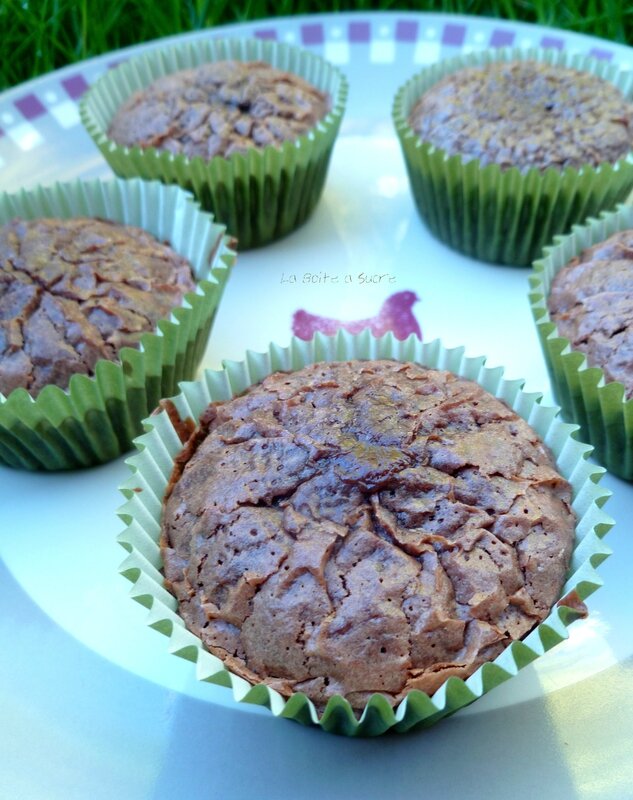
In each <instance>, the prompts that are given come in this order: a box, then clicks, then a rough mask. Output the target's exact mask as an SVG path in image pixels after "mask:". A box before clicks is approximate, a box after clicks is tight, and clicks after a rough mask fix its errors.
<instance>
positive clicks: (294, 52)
mask: <svg viewBox="0 0 633 800" xmlns="http://www.w3.org/2000/svg"><path fill="white" fill-rule="evenodd" d="M225 59H232V60H237V61H266V62H268V63H270V64H272V65H273V66H275V67H277V68H279V69H281V70H284V71H286V72H290V73H292V74H294V75H298V76H299V77H301V78H304V79H305V80H307V81H308V82H309V83H311V84H312V85H313V86H316V87H317V88H318V89H320V90H322V91H324V92H327V93H328V94H329V95H330V98H331V110H330V112H329V113H328V114H327V115H326V116H325V117H324V118H323V119H322V120H321V121H320V122H319V123H318V124H317V125H316V126H315V127H314V128H313V129H312V130H310V131H309V132H308V133H307V134H305V135H303V136H300V137H299V138H298V139H296V140H295V141H287V142H284V143H283V144H282V145H280V146H279V147H276V146H272V145H270V146H268V147H265V148H261V149H258V148H255V147H253V148H252V149H251V150H250V151H249V152H248V153H247V154H245V155H242V154H239V153H237V154H234V155H232V156H229V157H228V158H224V157H222V156H215V157H214V158H212V159H211V160H209V161H205V160H204V159H202V158H199V157H195V158H187V157H186V156H183V155H174V154H172V153H169V152H166V151H161V150H158V149H156V148H146V149H141V148H140V147H133V148H128V147H122V146H119V145H117V144H116V143H115V142H114V141H112V140H111V139H109V138H108V135H107V132H108V128H109V126H110V122H111V121H112V118H113V117H114V115H115V113H116V111H117V109H118V108H119V107H120V106H121V105H122V104H123V103H124V102H125V101H126V100H127V99H128V97H129V96H130V95H131V94H133V93H134V92H137V91H139V90H141V89H144V88H145V87H147V86H148V85H149V84H150V83H152V82H153V81H154V80H156V79H157V78H159V77H161V76H163V75H166V74H169V73H172V72H176V71H178V70H182V69H188V68H191V67H195V66H198V65H200V64H203V63H205V62H208V61H220V60H225ZM346 98H347V81H346V80H345V78H344V77H343V75H342V74H341V73H340V72H339V70H338V69H336V68H335V67H333V66H332V65H331V64H329V63H328V62H327V61H324V60H323V59H322V58H320V57H318V56H316V55H314V54H313V53H309V52H307V51H305V50H302V49H300V48H298V47H291V46H290V45H287V44H281V43H277V42H271V41H266V40H262V39H215V38H209V39H204V40H197V41H190V42H184V43H182V44H180V45H177V46H171V47H163V48H160V49H155V50H152V51H151V52H149V53H146V54H144V55H141V56H138V57H136V58H134V59H131V60H130V61H128V62H126V63H124V64H121V65H120V66H118V67H117V68H116V69H114V70H111V71H110V72H108V73H106V74H105V75H104V76H103V77H102V78H101V79H100V80H99V81H97V83H96V84H95V85H94V86H93V87H92V88H91V89H90V90H89V91H88V92H87V93H86V94H85V95H84V97H83V99H82V101H81V118H82V121H83V123H84V125H85V127H86V129H87V131H88V133H89V134H90V135H91V136H92V138H93V139H94V141H95V143H96V144H97V146H98V147H99V149H100V150H101V152H102V153H103V155H104V156H105V158H106V160H107V161H108V163H109V164H110V166H111V167H112V169H113V170H114V172H116V173H117V175H121V176H124V177H130V176H135V175H136V176H140V177H143V178H156V179H158V180H161V181H163V182H164V183H177V184H179V185H180V186H183V187H184V188H186V189H190V190H191V191H193V193H194V194H195V196H196V197H197V199H198V200H199V202H200V203H201V205H202V207H203V208H205V209H207V210H208V211H210V212H211V213H213V214H214V216H215V218H216V220H217V221H218V222H220V223H222V224H224V225H226V227H227V230H228V232H229V233H230V234H232V235H234V236H236V237H237V239H238V247H239V249H240V250H245V249H248V248H252V247H259V246H260V245H263V244H266V243H268V242H271V241H274V240H275V239H278V238H280V237H282V236H285V235H286V234H288V233H290V232H291V231H293V230H295V229H296V228H298V227H299V226H300V225H301V224H302V223H303V222H305V220H307V219H308V217H309V216H310V214H311V213H312V211H313V210H314V208H315V206H316V204H317V202H318V200H319V198H320V196H321V193H322V190H323V186H324V184H325V179H326V174H327V169H328V164H329V160H330V155H331V153H332V148H333V146H334V141H335V139H336V135H337V133H338V130H339V127H340V123H341V119H342V116H343V111H344V108H345V101H346Z"/></svg>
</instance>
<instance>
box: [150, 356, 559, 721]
mask: <svg viewBox="0 0 633 800" xmlns="http://www.w3.org/2000/svg"><path fill="white" fill-rule="evenodd" d="M570 503H571V490H570V486H569V484H568V483H567V482H566V481H565V480H564V479H563V478H561V477H560V475H558V473H557V472H556V469H555V467H554V465H553V462H552V459H551V456H550V454H549V452H548V451H547V449H546V447H545V446H544V445H543V444H542V442H541V441H540V440H539V439H538V437H537V435H536V434H535V433H534V431H533V430H532V429H531V428H530V427H529V426H528V425H527V423H526V422H524V421H523V420H522V419H521V418H520V417H518V416H517V415H516V414H515V413H514V412H513V411H512V410H511V409H509V408H508V406H506V405H505V404H504V403H503V402H502V401H500V400H497V399H495V398H494V397H493V396H491V395H490V394H488V393H487V392H485V391H484V390H483V389H481V388H480V387H479V386H478V385H477V384H475V383H472V382H470V381H467V380H464V379H461V378H458V377H456V376H454V375H453V374H451V373H448V372H443V371H437V370H431V369H425V368H423V367H420V366H417V365H415V364H411V363H401V362H395V361H353V362H345V363H326V364H316V365H313V366H309V367H306V368H304V369H302V370H300V371H297V372H294V373H277V374H274V375H271V376H270V377H268V378H266V379H265V380H264V381H263V382H262V383H261V384H259V385H257V386H254V387H252V388H251V389H249V390H248V391H247V392H246V393H245V394H244V395H242V396H240V397H237V398H234V399H232V400H230V401H228V402H224V403H214V404H212V405H210V406H209V407H208V408H207V410H206V411H205V413H204V414H203V416H202V419H201V422H200V426H199V428H198V429H197V430H196V431H195V432H194V433H193V434H192V435H191V437H190V438H189V440H188V442H187V443H186V445H185V448H184V450H183V451H182V453H181V454H180V455H179V456H178V457H177V459H176V467H175V469H174V473H173V475H172V479H171V482H170V485H169V487H168V490H167V493H166V496H165V502H164V513H163V518H162V533H161V547H162V554H163V560H164V573H165V584H166V586H167V587H168V588H169V589H170V590H171V591H172V592H173V593H174V594H175V595H176V597H177V598H178V600H179V611H180V614H181V616H182V617H183V619H184V620H185V622H186V624H187V626H188V627H189V628H190V629H191V630H192V631H193V632H194V633H196V634H197V635H198V636H200V638H201V639H202V641H203V642H204V644H205V645H206V647H207V648H208V649H209V650H210V651H211V652H212V653H214V654H215V655H216V656H218V657H220V658H222V659H223V660H224V662H225V664H226V666H227V668H229V669H230V670H231V671H232V672H234V673H235V674H237V675H240V676H242V677H244V678H245V679H246V680H248V681H251V682H253V683H256V682H260V681H263V682H265V683H267V684H269V685H270V686H271V687H273V688H274V689H276V690H277V691H279V692H280V693H281V694H282V695H285V696H289V695H290V694H291V693H293V692H305V693H306V694H307V695H308V697H310V698H311V699H312V700H313V701H314V702H315V703H317V705H318V706H320V707H322V706H323V705H324V704H325V703H326V702H327V700H328V698H329V697H330V696H332V695H334V694H341V695H344V696H345V697H346V698H347V699H348V700H349V702H350V703H351V704H352V706H353V707H355V708H357V709H360V708H362V707H363V706H364V704H365V703H366V701H367V700H368V699H369V696H370V695H371V694H372V693H374V692H379V693H381V694H383V695H384V696H385V697H386V698H387V700H388V701H389V702H390V703H392V704H395V703H397V702H399V701H400V700H401V699H402V698H403V697H404V696H405V694H406V693H407V692H408V691H409V690H411V689H421V690H423V691H425V692H427V693H429V694H430V693H432V692H434V691H435V690H436V689H437V688H438V687H439V686H440V685H441V684H442V683H443V682H444V681H445V680H446V679H447V678H448V677H450V676H458V677H460V678H466V677H467V676H468V675H470V674H471V673H473V672H474V671H475V670H476V669H477V667H478V666H479V665H481V664H482V663H483V662H485V661H489V660H491V659H493V658H495V657H496V656H497V655H498V654H499V653H500V652H501V651H502V650H503V649H504V648H505V647H507V645H508V644H510V643H511V642H512V641H513V640H515V639H519V638H521V637H522V636H524V635H525V634H526V633H527V632H528V631H530V630H531V629H532V628H533V627H534V626H535V625H536V624H537V623H538V622H540V621H541V620H543V619H544V618H545V617H546V616H547V614H548V612H549V609H550V607H551V606H552V604H553V603H554V602H555V601H556V599H557V597H558V596H559V594H560V590H561V587H562V585H563V581H564V577H565V573H566V570H567V567H568V564H569V560H570V554H571V550H572V544H573V538H574V515H573V512H572V511H571V510H570Z"/></svg>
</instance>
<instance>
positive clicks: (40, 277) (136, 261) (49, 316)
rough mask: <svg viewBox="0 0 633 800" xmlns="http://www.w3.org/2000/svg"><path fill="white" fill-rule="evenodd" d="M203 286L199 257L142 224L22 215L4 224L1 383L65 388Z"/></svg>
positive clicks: (5, 388) (1, 387) (6, 387)
mask: <svg viewBox="0 0 633 800" xmlns="http://www.w3.org/2000/svg"><path fill="white" fill-rule="evenodd" d="M194 289H195V281H194V278H193V274H192V268H191V264H189V262H188V261H187V260H186V259H185V258H183V257H182V256H180V255H179V254H178V253H176V252H175V251H174V250H173V249H172V248H171V247H169V246H168V245H167V244H164V243H162V242H159V241H158V240H157V239H156V238H155V237H154V236H152V235H151V234H150V233H148V232H147V231H144V230H142V229H140V228H137V227H134V226H130V225H123V224H121V223H117V222H111V221H108V220H101V219H91V218H86V217H79V218H75V219H53V218H38V219H33V220H25V219H13V220H11V221H10V222H8V223H6V224H4V225H2V226H1V227H0V392H2V393H3V394H5V395H8V394H9V393H10V392H11V391H13V389H17V388H23V389H26V390H27V391H28V392H29V393H30V394H31V395H33V396H36V395H37V394H38V392H39V391H40V389H42V388H43V387H44V386H48V385H54V386H59V387H60V388H62V389H66V388H67V386H68V383H69V380H70V377H71V376H72V375H75V374H85V375H93V374H94V368H95V365H96V363H97V361H98V360H99V359H108V360H110V361H113V360H116V359H117V358H118V354H119V351H120V349H121V348H122V347H138V345H139V344H140V340H141V336H142V334H143V333H146V332H149V331H153V330H154V329H155V327H156V323H157V322H158V320H159V319H162V318H165V317H168V316H169V312H170V311H171V310H172V309H173V308H174V307H175V306H178V305H180V304H181V302H182V300H183V297H184V295H185V293H187V292H191V291H193V290H194Z"/></svg>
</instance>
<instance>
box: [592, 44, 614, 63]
mask: <svg viewBox="0 0 633 800" xmlns="http://www.w3.org/2000/svg"><path fill="white" fill-rule="evenodd" d="M589 55H590V56H593V57H594V58H601V59H602V60H603V61H611V59H612V58H613V52H612V51H611V50H602V49H601V48H599V47H594V48H592V49H591V50H590V51H589Z"/></svg>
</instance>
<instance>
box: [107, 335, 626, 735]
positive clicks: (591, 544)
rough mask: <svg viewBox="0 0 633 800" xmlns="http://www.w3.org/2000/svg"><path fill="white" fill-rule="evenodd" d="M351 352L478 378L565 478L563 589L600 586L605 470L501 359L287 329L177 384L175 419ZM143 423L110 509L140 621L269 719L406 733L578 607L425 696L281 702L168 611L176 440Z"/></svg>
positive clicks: (411, 342) (503, 673) (584, 591)
mask: <svg viewBox="0 0 633 800" xmlns="http://www.w3.org/2000/svg"><path fill="white" fill-rule="evenodd" d="M352 358H361V359H369V358H393V359H396V360H400V361H414V362H417V363H419V364H422V365H425V366H428V367H436V368H439V369H448V370H451V371H452V372H454V373H456V374H457V375H461V376H463V377H465V378H468V379H470V380H475V381H477V382H478V383H479V384H480V385H481V386H483V387H484V388H485V389H487V390H488V391H489V392H491V393H492V394H494V395H496V396H497V397H499V398H502V399H504V400H505V401H506V402H507V403H508V404H509V405H510V406H511V407H512V408H513V409H514V410H515V411H516V412H517V413H518V414H520V415H521V416H522V417H523V418H524V419H526V420H527V421H528V422H529V423H530V425H532V427H533V428H534V429H535V430H536V431H537V433H538V434H539V435H540V436H541V438H542V439H543V440H544V441H545V443H546V444H547V445H548V446H549V448H550V450H551V451H552V453H553V454H554V456H555V458H556V462H557V465H558V469H559V470H560V472H561V474H562V475H564V476H565V477H566V478H567V479H568V480H569V481H570V483H571V484H572V486H573V497H574V500H573V508H574V510H575V512H576V514H577V517H578V523H577V527H576V540H575V546H574V552H573V555H572V562H571V565H570V569H569V577H568V579H567V581H566V583H565V586H564V588H563V590H562V592H561V598H564V597H565V596H566V595H567V594H568V593H569V592H574V591H575V592H577V594H578V595H579V596H580V598H582V599H584V598H586V597H587V596H588V595H589V594H591V593H592V592H593V591H594V590H595V589H596V588H598V586H600V585H601V583H602V582H601V580H600V578H599V577H598V575H597V573H596V567H597V566H598V565H599V564H600V563H601V562H602V561H603V560H604V559H605V558H606V557H607V556H608V555H609V552H610V551H609V550H608V549H607V548H606V547H605V546H604V544H603V543H602V537H603V536H604V535H605V534H606V533H607V531H608V530H609V529H610V528H611V526H612V524H613V522H612V520H611V519H610V518H609V517H608V516H606V515H605V514H604V512H603V511H602V510H601V508H602V506H603V504H604V502H605V501H606V499H607V497H608V496H609V492H608V491H606V490H605V489H602V488H600V487H599V486H598V485H597V481H598V480H599V478H600V476H601V475H602V474H603V472H604V470H602V469H601V468H600V467H595V466H593V465H592V464H591V463H589V462H588V461H586V458H587V456H588V454H589V452H590V451H591V448H590V447H589V446H588V445H585V444H581V443H580V442H578V441H576V439H574V438H573V437H572V433H573V432H575V431H576V430H577V426H575V425H568V424H564V423H562V422H561V421H560V420H559V419H558V418H557V413H558V409H556V408H547V407H544V406H542V405H540V402H539V401H540V397H541V396H540V395H538V394H526V393H524V392H523V391H522V385H523V384H522V382H521V381H520V380H514V381H508V380H505V379H504V377H503V370H502V369H501V368H494V369H491V368H487V367H485V365H484V364H485V359H484V358H467V357H466V356H465V355H464V349H463V348H454V349H445V348H444V347H443V346H442V344H441V343H440V342H439V341H438V340H436V341H433V342H429V343H424V344H422V343H421V342H420V341H419V340H418V339H417V338H416V337H414V336H412V337H410V338H409V339H407V340H405V341H402V342H401V341H398V340H397V339H395V338H394V337H393V335H392V334H387V335H386V336H384V337H383V338H382V339H375V338H373V337H372V336H371V335H370V334H369V333H368V332H367V331H365V332H364V333H362V334H359V335H357V336H351V335H350V334H347V333H345V332H340V333H339V334H337V335H336V336H335V337H331V338H328V337H325V336H322V335H321V334H317V336H316V337H315V338H314V339H313V340H312V341H310V342H304V341H302V340H300V339H296V338H295V339H293V340H292V341H291V344H290V346H289V347H279V346H277V345H274V344H271V345H270V348H269V350H268V352H266V353H254V352H247V354H246V360H245V361H243V362H234V361H229V362H225V364H224V369H223V370H220V371H217V372H216V371H210V370H207V371H205V373H204V376H203V378H202V379H201V380H199V381H196V382H191V383H183V384H181V390H182V391H181V394H179V395H178V396H177V397H175V398H173V403H174V404H175V407H176V409H177V411H178V414H179V415H180V417H181V418H182V419H187V418H191V419H194V420H195V419H198V418H199V416H200V414H201V413H202V411H203V410H204V409H205V408H206V407H207V405H208V404H209V403H210V402H212V401H221V400H227V399H229V398H231V397H233V396H234V395H237V394H240V393H242V392H243V391H245V390H246V389H247V388H248V387H249V386H251V385H252V384H254V383H257V382H259V381H261V380H263V378H264V377H266V376H267V375H269V374H270V373H272V372H275V371H278V370H285V371H289V370H297V369H300V368H302V367H304V366H306V365H307V364H312V363H315V362H320V361H342V360H348V359H352ZM144 424H145V426H146V429H147V433H145V434H144V435H143V436H141V437H139V438H138V439H137V440H136V445H137V447H138V449H139V451H140V452H138V453H137V454H136V455H134V456H133V457H131V458H130V459H129V460H128V462H127V463H128V464H129V466H130V468H131V470H132V472H133V475H132V476H131V477H130V478H129V479H128V480H127V481H126V483H125V484H124V485H123V486H122V487H121V491H122V493H123V495H124V496H125V497H126V499H127V502H126V503H125V504H124V505H123V506H122V507H121V508H120V509H119V516H120V517H121V519H122V520H123V521H124V523H125V524H126V525H127V528H126V530H124V531H123V533H121V534H120V536H119V539H118V541H119V542H120V543H121V545H122V546H123V547H124V548H125V549H126V550H127V551H128V556H127V557H126V559H125V561H124V562H123V564H122V565H121V567H120V571H121V573H122V574H123V575H124V576H125V577H126V578H128V579H129V580H130V581H131V582H132V583H133V587H132V590H131V596H132V597H133V598H134V599H135V600H136V601H137V602H139V603H141V604H142V605H143V606H145V607H146V608H148V609H149V615H148V619H147V623H148V625H150V626H151V627H153V628H155V629H156V630H158V631H160V632H161V633H163V634H164V635H165V636H167V637H168V638H169V645H168V646H169V650H170V652H172V653H174V654H176V655H178V656H180V657H181V658H185V659H188V660H190V661H192V662H194V663H195V665H196V674H197V676H198V678H199V679H200V680H202V681H208V682H209V683H214V684H218V685H220V686H226V687H230V688H231V689H232V691H233V696H234V697H235V699H236V700H237V701H239V702H245V703H255V704H257V705H261V706H266V707H268V708H269V709H270V710H271V711H272V713H273V714H274V715H275V716H277V717H284V718H288V719H293V720H296V721H297V722H301V723H303V724H305V725H318V726H320V727H321V728H323V729H324V730H326V731H329V732H331V733H337V734H343V735H347V736H376V735H379V734H381V733H384V732H385V731H388V730H395V731H398V732H403V731H408V730H410V729H412V728H420V727H428V726H429V725H432V724H433V723H435V722H437V721H438V720H440V719H442V718H443V717H446V716H448V715H449V714H452V713H453V712H454V711H456V710H457V709H459V708H462V707H463V706H466V705H468V704H469V703H471V702H473V700H476V699H477V698H478V697H481V696H482V695H483V694H485V693H486V692H488V691H490V690H491V689H492V688H494V687H495V686H497V685H499V684H501V683H503V682H504V681H505V680H507V679H508V678H510V677H512V676H513V675H515V674H516V673H517V672H518V670H519V669H521V668H522V667H523V666H525V665H526V664H529V663H530V662H531V661H533V660H534V659H536V658H538V657H539V656H540V655H542V654H543V653H544V652H545V651H546V650H549V649H550V648H551V647H553V646H554V645H555V644H557V643H558V642H560V641H562V640H563V639H565V638H567V636H568V633H567V625H568V624H569V623H570V622H571V621H573V619H575V618H576V616H577V615H576V613H575V612H574V610H573V609H572V608H570V607H568V606H566V605H564V602H563V603H561V604H559V605H556V606H554V608H553V610H552V611H551V613H550V615H549V616H548V618H547V619H546V620H545V621H544V622H542V623H541V624H540V625H539V626H538V627H537V628H535V629H534V630H533V631H532V632H531V633H530V634H529V635H528V636H527V637H526V638H525V639H524V640H523V641H517V642H514V643H513V644H512V645H510V646H509V647H508V648H507V649H506V650H505V651H504V652H503V653H502V654H501V655H500V656H499V657H498V658H496V659H495V660H494V661H493V662H490V663H487V664H484V665H483V666H482V667H480V668H479V669H478V670H477V671H476V672H475V673H474V674H473V675H472V676H471V677H469V678H468V679H467V680H465V681H463V680H460V679H458V678H454V677H452V678H449V679H448V680H447V681H446V682H445V683H444V684H443V685H442V686H441V687H440V688H439V689H438V691H437V692H435V694H433V696H432V697H429V696H428V695H426V694H424V693H423V692H421V691H417V690H415V691H411V692H409V694H408V695H407V696H406V698H405V699H404V700H403V701H402V702H401V703H400V704H399V706H397V707H396V708H392V707H391V706H390V705H389V703H388V702H387V701H386V699H385V698H384V697H382V696H380V695H374V696H372V697H371V698H370V700H369V701H368V703H367V704H366V706H365V708H364V710H363V712H362V714H361V716H360V719H358V718H357V717H356V716H355V714H354V711H353V710H352V708H351V706H350V704H349V703H348V701H347V700H345V699H344V698H342V697H340V696H335V697H333V698H331V699H330V700H329V702H328V703H327V706H326V708H325V710H324V712H323V714H322V715H319V714H318V712H317V710H316V708H315V706H314V704H313V703H312V702H311V701H310V700H309V699H308V698H307V697H306V696H305V695H303V694H294V695H293V696H292V697H290V698H289V699H287V700H286V699H285V698H283V697H282V696H281V695H280V694H278V693H277V692H276V691H274V690H273V689H271V688H269V687H268V686H266V685H264V684H257V685H255V686H252V685H250V684H249V683H247V682H246V681H245V680H243V679H242V678H240V677H237V676H236V675H233V674H232V673H230V672H229V671H227V670H226V669H225V667H224V664H223V662H222V661H221V660H220V659H218V658H216V657H215V656H213V655H211V653H209V652H208V651H207V650H206V649H205V648H204V645H203V644H202V642H201V640H200V639H199V638H198V637H197V636H195V635H194V634H193V633H190V632H189V631H188V630H187V629H186V627H185V624H184V622H183V621H182V619H181V618H180V616H178V614H177V607H178V603H177V600H176V599H175V597H173V596H172V595H171V594H170V593H169V592H168V591H167V590H166V589H165V588H164V586H163V575H162V573H161V569H162V566H163V565H162V558H161V553H160V549H159V545H158V541H159V536H160V516H161V506H162V498H163V495H164V492H165V487H166V485H167V482H168V480H169V478H170V475H171V472H172V468H173V465H174V457H175V456H176V455H177V454H178V453H179V452H180V450H181V449H182V443H181V441H180V438H179V437H178V434H177V432H176V430H175V429H174V426H173V424H172V422H171V421H170V417H169V416H168V414H167V413H166V412H165V411H163V412H161V413H160V414H158V415H156V416H153V417H151V418H150V419H148V420H146V421H145V423H144Z"/></svg>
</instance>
